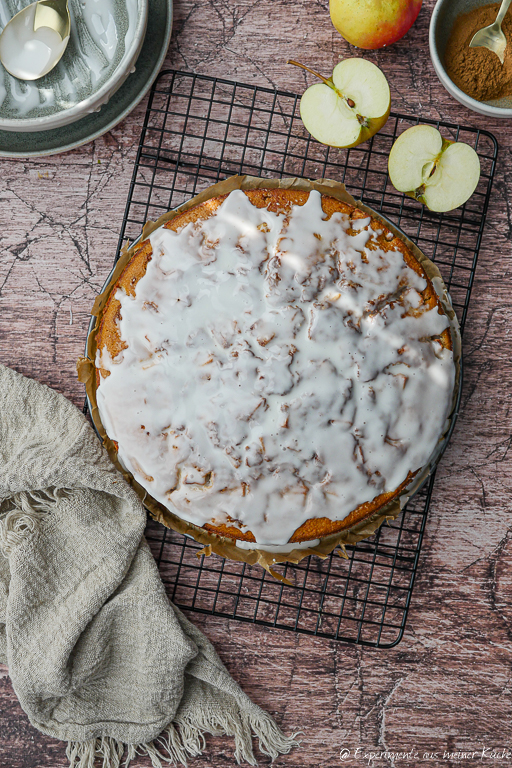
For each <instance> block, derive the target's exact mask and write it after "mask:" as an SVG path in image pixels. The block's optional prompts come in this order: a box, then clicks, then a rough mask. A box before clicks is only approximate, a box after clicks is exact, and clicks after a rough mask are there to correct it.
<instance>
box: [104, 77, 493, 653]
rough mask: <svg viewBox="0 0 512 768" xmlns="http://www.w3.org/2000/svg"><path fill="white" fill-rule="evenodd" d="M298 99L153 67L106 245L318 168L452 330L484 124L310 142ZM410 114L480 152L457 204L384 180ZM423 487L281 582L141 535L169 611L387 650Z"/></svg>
mask: <svg viewBox="0 0 512 768" xmlns="http://www.w3.org/2000/svg"><path fill="white" fill-rule="evenodd" d="M298 105H299V98H298V97H297V96H296V95H294V94H290V93H286V92H278V91H273V90H270V89H265V88H256V87H253V86H249V85H244V84H239V83H233V82H228V81H224V80H219V79H214V78H210V77H205V76H199V75H192V74H188V73H182V72H174V71H166V72H163V73H162V74H161V75H160V76H159V78H158V79H157V81H156V83H155V84H154V86H153V88H152V91H151V95H150V100H149V103H148V108H147V112H146V117H145V121H144V127H143V130H142V135H141V140H140V145H139V149H138V153H137V158H136V163H135V168H134V172H133V178H132V182H131V185H130V191H129V196H128V202H127V206H126V212H125V217H124V221H123V226H122V229H121V234H120V238H119V250H120V248H121V246H122V244H123V243H124V242H125V240H126V239H127V238H129V239H130V240H134V239H135V238H137V237H138V236H139V235H140V232H141V229H142V226H143V224H144V223H145V222H146V221H147V220H148V219H153V220H154V219H156V218H158V217H159V216H160V215H161V214H162V213H165V212H166V211H168V210H169V209H172V208H176V207H177V206H179V205H180V204H181V203H183V202H185V201H186V200H188V199H190V198H191V197H193V196H194V195H195V194H197V193H198V192H200V191H201V190H202V189H204V188H206V187H207V186H210V185H211V184H214V183H215V182H217V181H219V180H221V179H223V178H226V177H227V176H230V175H232V174H242V173H247V174H251V175H254V176H262V177H269V178H270V177H278V176H304V177H307V178H331V179H335V180H337V181H343V182H344V183H345V184H346V186H347V188H348V190H349V191H350V192H351V193H352V194H353V195H354V196H355V197H356V198H359V199H361V200H362V201H363V202H364V203H366V204H368V205H370V206H371V207H372V208H374V209H375V210H377V211H380V212H381V213H382V214H383V215H384V216H387V217H388V218H389V219H390V220H392V221H393V222H394V223H395V224H396V225H397V226H399V227H400V228H401V229H402V230H403V231H404V232H405V233H406V234H407V235H408V236H409V237H410V238H411V239H412V240H413V241H415V242H416V243H417V244H418V245H419V247H420V248H421V249H422V250H424V251H425V252H426V254H427V255H428V256H430V258H432V259H433V260H434V261H435V262H436V263H437V264H438V266H439V268H440V270H441V273H442V274H443V277H444V279H445V282H446V284H447V286H448V289H449V291H450V294H451V297H452V302H453V305H454V308H455V309H456V311H457V315H458V317H459V321H460V322H461V328H463V326H464V322H465V319H466V314H467V309H468V303H469V297H470V293H471V287H472V284H473V278H474V272H475V267H476V261H477V257H478V250H479V248H480V243H481V238H482V232H483V226H484V221H485V215H486V212H487V208H488V204H489V198H490V192H491V185H492V179H493V175H494V170H495V164H496V157H497V143H496V140H495V139H494V137H493V136H492V134H490V133H488V132H486V131H481V130H477V129H473V128H467V127H462V126H458V125H455V124H452V123H445V122H439V121H434V120H428V119H424V118H420V117H411V116H406V115H397V114H394V113H391V116H390V118H389V120H388V122H387V124H386V126H385V127H384V129H383V130H382V131H381V132H380V133H378V134H377V135H376V136H374V137H373V139H371V140H370V141H369V142H366V143H365V144H362V145H360V146H359V147H355V148H352V149H350V150H336V149H332V148H328V147H325V146H323V145H321V144H318V142H316V141H314V140H313V139H311V138H310V136H309V134H308V133H307V132H306V131H305V129H304V127H303V125H302V122H301V120H300V117H299V112H298ZM419 122H422V123H427V124H431V125H434V126H435V127H437V128H439V129H440V130H441V132H442V134H443V136H444V137H445V138H449V139H454V140H460V141H465V142H466V143H468V144H471V145H472V146H474V147H475V149H476V150H477V152H478V154H479V157H480V162H481V169H482V174H481V178H480V182H479V185H478V187H477V190H476V192H475V194H474V195H473V197H472V198H471V200H470V201H469V202H468V203H466V205H465V206H464V207H463V208H461V209H457V210H456V211H453V212H451V213H448V214H441V215H439V214H435V213H431V212H429V211H428V210H427V209H426V208H424V207H423V206H422V205H420V204H419V203H417V202H416V201H414V200H411V199H409V198H406V197H404V195H402V194H401V193H398V192H396V191H395V190H394V189H393V187H392V186H391V185H390V183H389V179H388V176H387V157H388V154H389V151H390V149H391V146H392V144H393V142H394V140H395V139H396V137H397V136H398V135H399V133H401V132H402V130H405V129H406V128H408V127H410V126H411V125H416V124H418V123H419ZM119 250H118V253H119ZM433 485H434V475H432V476H431V477H430V478H429V480H428V482H427V483H426V485H425V486H424V487H423V489H422V490H421V491H420V492H419V493H418V494H417V495H416V496H415V497H414V499H412V500H411V501H410V502H409V503H408V504H407V506H406V507H405V508H404V511H403V513H402V514H401V515H400V517H399V518H398V520H396V521H394V522H392V523H390V524H389V525H386V526H383V527H382V528H381V529H380V530H379V531H378V532H377V533H376V534H375V535H374V536H373V537H372V538H371V539H368V540H366V541H363V542H361V543H359V544H358V545H357V546H354V547H349V548H348V550H347V552H348V559H347V560H345V559H342V558H341V557H338V556H337V555H336V554H334V555H332V556H331V557H329V558H327V559H326V560H324V561H322V560H320V559H319V558H308V559H306V560H304V561H302V562H301V563H299V564H298V565H294V566H292V565H285V566H278V567H277V570H279V571H280V572H281V573H282V574H283V575H284V576H285V577H286V578H287V579H288V580H289V581H291V583H292V586H287V585H285V584H282V583H280V582H277V581H276V580H275V579H273V578H272V577H271V576H270V575H269V574H267V573H265V572H264V571H262V570H261V569H260V568H259V567H252V566H247V565H245V564H241V563H235V562H232V561H225V560H223V559H221V558H218V557H216V556H212V557H209V558H205V557H204V556H200V557H199V558H198V556H197V553H198V551H199V550H200V549H201V545H199V544H197V543H196V542H195V541H193V540H191V539H188V538H185V537H183V536H181V535H179V534H176V533H174V532H173V531H169V530H167V529H165V528H163V527H162V526H160V525H157V524H155V523H154V522H150V523H149V525H148V529H147V538H148V541H149V543H150V546H151V548H152V550H153V553H154V555H155V557H156V559H157V562H158V564H159V568H160V572H161V575H162V578H163V580H164V583H165V584H166V586H167V588H168V590H169V593H170V597H171V599H172V600H173V601H174V602H175V603H176V604H177V605H179V606H180V607H181V608H184V609H190V610H193V611H198V612H201V613H206V614H213V615H216V616H223V617H226V618H231V619H237V620H241V621H246V622H251V623H255V624H261V625H265V626H272V627H279V628H282V629H289V630H294V631H296V632H303V633H307V634H313V635H318V636H322V637H327V638H331V639H337V640H344V641H346V642H351V643H359V644H362V645H371V646H378V647H391V646H393V645H396V643H398V642H399V641H400V639H401V638H402V635H403V631H404V627H405V622H406V618H407V611H408V608H409V603H410V599H411V593H412V588H413V584H414V578H415V574H416V569H417V565H418V558H419V555H420V551H421V543H422V538H423V532H424V529H425V521H426V516H427V513H428V509H429V504H430V498H431V494H432V489H433Z"/></svg>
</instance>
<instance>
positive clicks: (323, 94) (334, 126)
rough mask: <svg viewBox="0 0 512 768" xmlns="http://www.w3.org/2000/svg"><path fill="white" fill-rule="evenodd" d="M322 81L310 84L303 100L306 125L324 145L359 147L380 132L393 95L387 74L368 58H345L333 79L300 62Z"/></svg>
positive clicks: (338, 65) (302, 114)
mask: <svg viewBox="0 0 512 768" xmlns="http://www.w3.org/2000/svg"><path fill="white" fill-rule="evenodd" d="M288 64H294V65H295V66H298V67H301V68H302V69H305V70H307V71H308V72H311V73H312V74H313V75H316V77H318V78H319V79H320V80H321V81H322V82H321V83H316V84H315V85H312V86H310V87H309V88H308V89H307V90H306V91H304V93H303V94H302V98H301V100H300V116H301V119H302V122H303V123H304V126H305V128H306V129H307V130H308V131H309V132H310V134H311V135H312V136H313V137H314V138H315V139H317V141H319V142H321V143H322V144H328V145H329V146H330V147H345V148H348V147H355V146H357V144H361V143H362V142H363V141H366V140H367V139H370V138H371V137H372V136H374V135H375V134H376V133H377V131H380V129H381V128H382V126H383V125H384V124H385V122H386V120H387V119H388V117H389V111H390V109H391V95H390V92H389V85H388V81H387V80H386V77H385V75H384V73H383V72H382V71H381V70H380V69H379V68H378V67H376V66H375V64H372V62H371V61H366V59H356V58H355V59H344V60H343V61H341V62H340V63H339V64H337V65H336V67H335V68H334V71H333V73H332V77H330V78H329V79H327V78H325V77H323V76H322V75H319V74H318V73H317V72H315V71H314V70H312V69H309V67H305V66H304V65H303V64H299V63H298V62H296V61H289V62H288Z"/></svg>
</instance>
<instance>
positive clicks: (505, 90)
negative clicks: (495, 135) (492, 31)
mask: <svg viewBox="0 0 512 768" xmlns="http://www.w3.org/2000/svg"><path fill="white" fill-rule="evenodd" d="M498 7H499V6H498V3H492V4H489V3H488V2H486V0H437V2H436V5H435V7H434V10H433V11H432V17H431V20H430V29H429V48H430V57H431V59H432V64H433V65H434V69H435V72H436V74H437V76H438V78H439V80H440V81H441V84H442V85H443V86H444V87H445V88H446V90H447V91H448V93H449V94H450V95H451V96H453V98H454V99H456V100H457V101H459V102H460V103H461V104H463V105H464V106H465V107H467V108H468V109H470V110H472V111H473V112H479V113H480V114H482V115H487V116H489V117H503V118H509V119H510V118H511V117H512V11H510V13H509V14H507V15H506V16H505V19H504V24H503V31H504V33H505V36H506V38H507V41H508V43H507V48H506V51H505V62H504V64H503V65H502V64H501V62H500V60H499V59H498V57H497V56H496V54H495V53H492V52H491V51H488V50H487V49H486V48H470V47H469V43H470V41H471V38H472V37H473V35H474V34H475V32H476V31H477V30H478V29H481V28H482V27H485V26H487V25H489V24H492V23H493V22H494V21H495V20H496V16H497V13H498Z"/></svg>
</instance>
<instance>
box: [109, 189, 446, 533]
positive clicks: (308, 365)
mask: <svg viewBox="0 0 512 768" xmlns="http://www.w3.org/2000/svg"><path fill="white" fill-rule="evenodd" d="M369 223H370V220H369V219H359V220H355V221H354V222H353V225H352V231H351V232H348V231H347V230H349V229H350V226H351V222H350V220H349V218H348V216H346V215H343V214H341V213H337V214H334V215H333V216H332V217H331V219H330V220H329V221H327V220H326V219H325V218H324V214H323V212H322V208H321V198H320V195H319V194H318V193H317V192H312V193H311V194H310V196H309V199H308V201H307V203H306V204H305V205H304V206H303V207H300V206H295V207H294V208H293V211H292V213H291V215H290V216H289V217H285V216H284V215H278V214H274V213H270V212H269V211H267V210H266V209H257V208H255V207H254V206H253V205H252V204H251V203H250V202H249V200H248V199H247V197H246V196H245V195H244V194H243V192H241V191H235V192H232V193H231V194H230V195H229V196H228V198H227V199H226V201H225V202H224V203H223V204H222V206H221V207H220V208H219V209H218V211H217V213H216V215H215V216H213V217H212V218H210V219H208V220H206V221H202V222H200V223H197V224H192V223H191V224H189V225H187V226H186V227H184V228H183V229H182V230H181V231H180V232H179V233H174V232H172V231H170V230H167V229H164V228H160V229H157V230H156V231H155V232H154V233H153V234H152V235H151V237H150V241H151V246H152V249H153V258H152V260H151V261H150V262H149V264H148V267H147V272H146V274H145V276H144V277H142V278H141V279H140V280H139V282H138V283H137V286H136V295H135V297H131V296H128V295H126V294H125V293H124V291H122V290H118V292H117V298H118V299H119V301H120V302H121V319H120V321H119V330H120V334H121V338H122V339H123V340H125V341H126V342H127V343H128V348H127V349H125V350H123V352H121V353H120V354H119V355H118V356H117V357H116V358H115V359H114V360H112V359H110V357H109V355H108V352H107V351H106V349H104V350H103V352H102V354H101V356H98V359H97V361H96V364H97V366H98V367H101V368H104V369H106V370H107V371H109V373H110V375H108V376H106V377H105V378H102V379H101V382H100V386H99V388H98V392H97V401H98V407H99V410H100V415H101V419H102V422H103V424H104V426H105V429H106V431H107V433H108V435H109V436H110V437H111V438H112V439H114V440H116V441H117V442H118V443H119V457H120V460H121V461H122V463H123V464H124V465H125V466H126V467H127V468H128V469H129V470H130V472H132V474H133V475H134V477H135V478H136V479H137V480H138V482H139V483H140V484H141V485H142V486H144V487H145V488H146V489H147V490H148V491H149V493H151V495H152V496H153V497H154V498H156V499H157V500H158V501H160V502H161V503H162V504H164V505H165V506H166V507H167V508H169V509H170V510H171V511H173V512H175V513H177V514H178V515H179V516H180V517H182V518H183V519H185V520H187V521H189V522H192V523H195V524H196V525H200V526H201V525H204V524H205V523H209V522H215V523H217V524H220V523H223V522H228V521H230V520H237V521H238V522H237V523H235V525H236V526H237V527H239V528H240V529H241V530H243V531H246V530H250V531H252V533H253V534H254V536H255V538H256V541H257V542H258V543H259V544H263V545H271V546H274V545H285V544H287V543H288V542H289V539H290V537H291V536H292V534H293V532H294V531H295V530H296V529H297V528H298V527H299V526H300V525H301V524H302V523H304V522H305V521H306V520H308V519H309V518H312V517H327V518H329V519H331V520H343V519H344V518H345V517H346V516H347V515H348V514H349V513H350V512H351V511H352V510H353V509H355V508H356V507H357V506H359V505H360V504H363V503H364V502H367V501H371V500H372V499H373V498H375V497H376V496H377V495H379V494H380V493H383V492H387V491H392V490H394V489H395V488H397V487H398V486H399V485H400V484H401V483H402V482H403V481H404V480H405V479H406V477H407V475H408V473H409V472H414V471H416V470H417V469H419V468H421V467H422V466H424V465H425V464H426V462H427V461H428V459H429V457H430V455H431V453H432V451H433V450H434V448H435V446H436V444H437V441H438V439H439V437H440V435H441V432H442V429H443V426H444V424H445V420H446V417H447V415H448V412H449V408H450V404H451V397H452V392H453V387H454V364H453V355H452V353H451V352H450V351H449V350H446V349H445V348H444V347H443V346H442V345H441V343H440V342H439V341H438V340H437V339H436V337H437V336H438V335H439V334H440V333H441V332H442V331H443V330H444V329H445V328H447V327H448V320H447V318H446V317H445V315H443V314H440V313H439V312H438V309H437V307H434V308H433V309H430V310H427V309H426V308H425V307H424V306H422V302H423V299H422V296H421V293H420V292H421V291H422V290H423V289H424V288H425V287H426V281H425V279H424V278H423V277H421V276H419V275H418V274H417V273H416V272H415V271H414V270H412V269H411V268H409V267H408V266H407V265H406V264H405V262H404V259H403V256H402V254H401V252H400V251H399V250H391V251H387V252H384V251H383V250H382V249H381V248H380V247H378V243H377V240H376V235H375V233H374V232H373V230H371V228H370V227H369ZM354 230H355V231H354Z"/></svg>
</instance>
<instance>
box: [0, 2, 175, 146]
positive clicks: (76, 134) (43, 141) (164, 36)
mask: <svg viewBox="0 0 512 768" xmlns="http://www.w3.org/2000/svg"><path fill="white" fill-rule="evenodd" d="M172 6H173V0H149V13H148V25H147V31H146V37H145V39H144V44H143V46H142V49H141V52H140V55H139V58H138V59H137V63H136V66H135V72H134V73H133V74H131V75H130V76H129V77H128V79H127V80H126V81H125V82H124V84H123V85H122V86H121V88H120V89H119V90H118V91H117V92H116V93H115V94H114V95H113V96H112V98H111V99H110V101H109V102H108V104H105V105H104V106H103V107H102V108H101V110H100V111H99V112H94V113H93V114H90V115H87V116H86V117H83V118H81V119H80V120H77V121H76V122H74V123H71V125H66V126H63V127H62V128H54V129H52V130H48V131H35V132H32V133H15V132H12V131H0V156H1V157H41V156H43V155H54V154H57V153H59V152H66V151H67V150H70V149H75V148H76V147H80V146H81V145H82V144H87V142H89V141H92V140H93V139H97V138H98V136H102V135H103V134H104V133H106V132H107V131H110V130H111V128H113V127H114V126H115V125H117V123H119V122H120V121H121V120H123V119H124V118H125V117H126V116H127V115H128V114H129V113H130V112H131V111H132V110H133V109H134V108H135V107H136V106H137V104H138V103H139V101H141V99H142V98H143V97H144V96H145V95H146V93H147V92H148V90H149V88H150V87H151V84H152V83H153V80H154V79H155V77H156V76H157V74H158V72H159V70H160V67H161V66H162V63H163V60H164V59H165V55H166V53H167V49H168V47H169V41H170V38H171V30H172Z"/></svg>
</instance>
